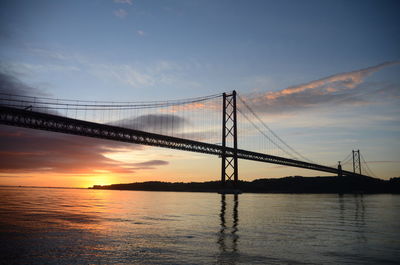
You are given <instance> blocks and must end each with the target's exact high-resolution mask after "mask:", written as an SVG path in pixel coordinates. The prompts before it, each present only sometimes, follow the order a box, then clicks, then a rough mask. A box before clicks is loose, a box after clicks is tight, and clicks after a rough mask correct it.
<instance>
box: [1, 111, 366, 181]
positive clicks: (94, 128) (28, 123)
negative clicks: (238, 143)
mask: <svg viewBox="0 0 400 265" xmlns="http://www.w3.org/2000/svg"><path fill="white" fill-rule="evenodd" d="M0 124H4V125H10V126H17V127H25V128H32V129H37V130H46V131H52V132H59V133H66V134H72V135H81V136H87V137H94V138H100V139H108V140H113V141H120V142H128V143H133V144H142V145H149V146H157V147H164V148H170V149H177V150H183V151H189V152H198V153H204V154H209V155H216V156H219V157H222V156H225V157H227V158H229V157H234V156H237V158H238V159H246V160H251V161H259V162H265V163H272V164H278V165H283V166H290V167H297V168H304V169H310V170H316V171H322V172H328V173H333V174H338V175H341V174H342V175H345V176H354V175H358V176H361V174H357V173H354V172H351V171H346V170H339V169H338V168H334V167H328V166H324V165H319V164H315V163H310V162H305V161H300V160H296V159H289V158H284V157H279V156H274V155H268V154H263V153H258V152H253V151H248V150H242V149H235V148H232V147H228V146H221V145H217V144H210V143H203V142H200V141H194V140H188V139H182V138H178V137H172V136H166V135H161V134H156V133H150V132H145V131H141V130H135V129H129V128H123V127H118V126H113V125H107V124H100V123H95V122H89V121H84V120H79V119H73V118H68V117H63V116H58V115H54V114H48V113H42V112H37V111H32V110H28V109H20V108H14V107H7V106H0ZM229 163H231V162H229V161H228V164H229ZM229 179H230V178H229Z"/></svg>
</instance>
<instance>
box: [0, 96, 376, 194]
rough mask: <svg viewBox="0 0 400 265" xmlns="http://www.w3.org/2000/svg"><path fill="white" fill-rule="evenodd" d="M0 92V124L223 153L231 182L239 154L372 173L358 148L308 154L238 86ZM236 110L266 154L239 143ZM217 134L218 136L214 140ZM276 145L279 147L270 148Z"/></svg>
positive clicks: (224, 175)
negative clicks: (196, 90) (103, 93)
mask: <svg viewBox="0 0 400 265" xmlns="http://www.w3.org/2000/svg"><path fill="white" fill-rule="evenodd" d="M1 95H2V98H1V101H0V124H4V125H11V126H17V127H26V128H32V129H37V130H46V131H52V132H59V133H66V134H72V135H81V136H87V137H94V138H100V139H108V140H113V141H120V142H128V143H133V144H140V145H148V146H157V147H163V148H170V149H177V150H183V151H189V152H198V153H204V154H209V155H216V156H218V157H220V158H221V183H222V184H223V185H225V184H226V183H227V182H230V183H232V184H233V187H236V184H237V183H238V179H239V173H238V172H239V171H238V169H239V167H238V159H245V160H251V161H259V162H264V163H272V164H278V165H282V166H289V167H297V168H304V169H309V170H315V171H321V172H328V173H332V174H337V175H338V176H343V177H345V176H347V177H351V176H367V175H374V174H373V172H372V171H371V170H370V168H369V167H368V165H367V163H366V161H365V159H364V158H363V157H362V155H361V154H360V151H359V150H357V151H352V153H351V154H349V155H348V156H347V157H346V158H345V159H343V160H342V163H340V162H339V165H338V166H327V165H322V164H319V163H315V162H313V161H311V160H309V159H308V158H306V157H305V156H303V155H302V154H300V153H299V152H297V151H296V150H295V149H294V148H292V147H291V146H290V145H288V144H287V143H286V142H285V141H283V140H282V139H281V138H280V137H279V136H278V135H277V134H276V133H274V132H273V131H272V130H271V129H270V128H269V126H268V125H266V124H265V122H264V121H263V120H262V119H261V118H260V116H259V115H258V114H257V113H256V111H254V109H253V108H252V107H251V106H250V103H249V102H247V101H246V100H245V99H244V98H242V97H240V96H239V95H238V94H237V93H236V91H232V92H230V93H223V94H216V95H211V96H206V97H199V98H190V99H183V100H170V101H148V102H110V101H102V102H99V101H80V100H64V99H54V98H46V97H32V96H22V95H10V94H1ZM237 99H239V102H238V100H237ZM221 101H222V102H221ZM238 103H240V104H238ZM239 105H240V106H239ZM221 112H222V115H221ZM199 113H200V114H199ZM239 115H240V117H241V118H242V119H243V121H244V122H243V123H245V128H241V130H240V131H241V132H244V134H246V132H249V131H251V132H252V133H250V136H249V138H251V139H253V138H254V136H255V133H258V134H257V135H258V136H261V137H262V141H264V142H266V144H265V145H266V146H267V147H269V154H268V153H267V152H268V150H267V151H264V152H262V151H260V148H258V147H259V146H260V145H261V144H260V140H257V139H259V138H257V139H256V140H254V139H253V140H246V139H245V140H243V143H244V144H243V145H245V144H246V143H251V142H253V143H254V144H255V146H256V147H257V148H256V149H257V150H249V149H250V148H249V149H247V148H239V147H238V135H239V133H238V131H239V129H238V127H239V126H240V125H241V124H240V123H239V122H238V116H239ZM193 116H194V117H196V119H193V118H192V117H193ZM212 116H214V117H215V116H217V117H218V119H217V121H212ZM191 119H192V120H197V121H200V123H201V124H202V126H203V129H202V130H199V129H198V128H197V130H196V129H195V130H193V128H194V127H193V126H191V128H185V127H184V125H185V124H190V123H191V122H188V121H189V120H191ZM218 124H220V125H219V126H220V127H219V126H218ZM192 125H193V124H192ZM221 125H222V126H221ZM246 126H247V127H246ZM204 127H206V128H207V129H204ZM218 127H219V129H218ZM221 128H222V129H221ZM249 128H251V129H249ZM190 129H191V130H190ZM218 131H219V132H220V133H221V134H219V133H218ZM217 138H219V140H220V141H221V142H218V143H215V141H217V140H218V139H217ZM213 141H214V142H213ZM278 151H279V152H280V153H278V154H274V152H275V153H276V152H278ZM271 153H272V154H271ZM351 155H352V156H351ZM351 158H352V162H353V163H352V164H353V171H350V170H344V169H342V165H346V164H347V163H350V162H351V161H350V160H351ZM361 161H363V166H362V165H361ZM362 168H363V170H362ZM362 173H363V174H362Z"/></svg>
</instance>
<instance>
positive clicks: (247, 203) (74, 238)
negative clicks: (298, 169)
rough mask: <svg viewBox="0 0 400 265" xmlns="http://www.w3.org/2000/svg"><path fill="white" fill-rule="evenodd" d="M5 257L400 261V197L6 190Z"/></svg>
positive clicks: (1, 237)
mask: <svg viewBox="0 0 400 265" xmlns="http://www.w3.org/2000/svg"><path fill="white" fill-rule="evenodd" d="M0 262H1V263H2V264H399V262H400V196H398V195H343V196H342V195H324V194H322V195H315V194H304V195H296V194H241V195H239V196H234V195H226V196H223V195H219V194H213V193H178V192H142V191H108V190H84V189H46V188H4V187H3V188H0Z"/></svg>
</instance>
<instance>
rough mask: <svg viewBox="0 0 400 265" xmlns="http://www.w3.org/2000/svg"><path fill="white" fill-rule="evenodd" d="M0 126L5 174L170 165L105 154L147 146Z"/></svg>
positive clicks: (116, 170) (130, 169) (1, 165)
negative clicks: (115, 157)
mask: <svg viewBox="0 0 400 265" xmlns="http://www.w3.org/2000/svg"><path fill="white" fill-rule="evenodd" d="M0 128H1V130H0V161H1V162H0V172H1V173H3V174H4V173H5V174H7V173H25V174H29V173H35V172H36V173H41V172H49V173H63V174H95V173H96V172H104V171H105V172H111V173H125V174H130V173H134V172H136V171H137V170H141V169H152V168H154V167H156V166H163V165H167V164H168V162H167V161H163V160H150V161H144V162H141V163H124V162H121V161H118V160H114V159H110V158H108V157H106V156H105V154H106V153H110V152H111V153H112V152H121V151H126V150H141V149H143V148H144V147H143V146H140V145H135V144H129V143H121V142H115V141H107V140H101V139H95V138H88V137H82V136H75V135H65V134H59V133H51V132H46V131H36V130H30V129H25V128H13V127H8V126H1V127H0Z"/></svg>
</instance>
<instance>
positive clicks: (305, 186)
mask: <svg viewBox="0 0 400 265" xmlns="http://www.w3.org/2000/svg"><path fill="white" fill-rule="evenodd" d="M221 188H222V187H221V182H219V181H208V182H190V183H183V182H172V183H171V182H161V181H148V182H136V183H129V184H112V185H104V186H101V185H94V186H93V187H91V189H110V190H144V191H187V192H218V191H220V190H221ZM237 188H238V189H240V190H241V191H242V192H254V193H400V177H398V178H392V179H390V180H382V179H377V178H371V177H364V176H357V177H301V176H294V177H284V178H278V179H276V178H273V179H256V180H253V181H239V183H238V187H237Z"/></svg>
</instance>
